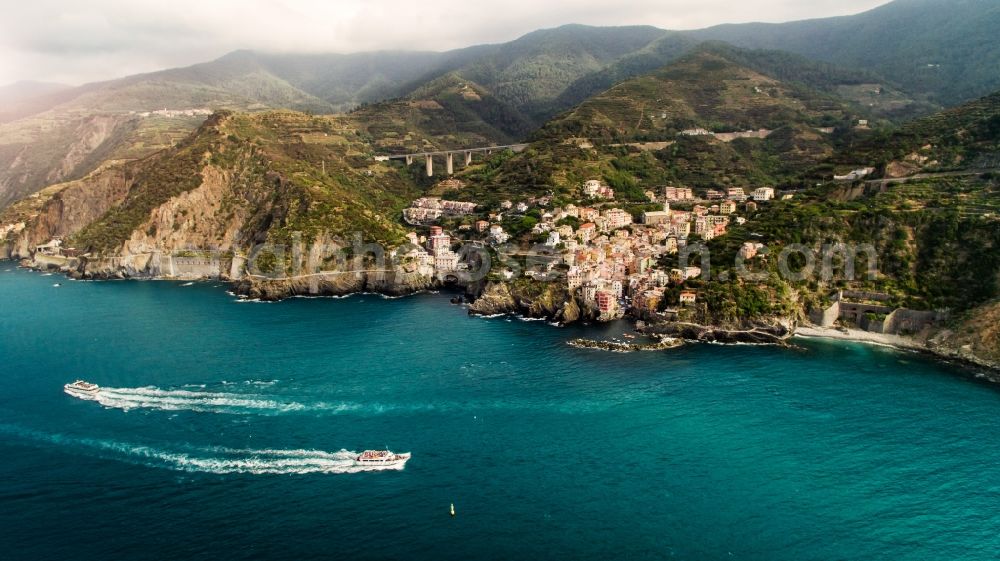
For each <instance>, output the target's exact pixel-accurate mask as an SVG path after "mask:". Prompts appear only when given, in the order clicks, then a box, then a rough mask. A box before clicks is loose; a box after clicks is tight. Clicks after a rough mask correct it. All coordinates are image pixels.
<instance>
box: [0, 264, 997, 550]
mask: <svg viewBox="0 0 1000 561" xmlns="http://www.w3.org/2000/svg"><path fill="white" fill-rule="evenodd" d="M11 267H12V266H11V265H10V264H8V263H0V376H2V378H0V379H2V380H3V383H4V389H5V391H4V392H2V393H0V457H2V458H3V460H4V461H2V462H0V528H3V529H4V531H3V532H0V558H4V559H66V558H74V559H108V558H121V557H128V558H150V559H180V558H185V559H190V558H206V559H208V558H211V559H216V558H254V559H263V558H298V559H312V558H316V559H320V558H323V559H327V558H340V557H347V556H352V557H354V558H358V559H470V558H473V559H480V558H483V559H511V558H522V559H536V558H552V557H559V558H563V559H607V558H609V557H618V558H627V559H670V558H676V559H760V560H764V559H768V560H779V559H789V560H793V559H794V560H808V559H816V560H821V559H822V560H829V559H893V560H910V559H914V560H916V559H951V560H960V559H995V558H996V554H997V551H1000V537H998V532H997V530H996V528H997V527H998V525H1000V510H998V509H997V505H998V504H1000V466H998V462H1000V442H998V439H996V438H995V434H996V431H995V426H996V419H997V418H998V415H997V413H998V411H1000V390H998V388H996V387H993V386H989V385H986V384H982V383H979V382H976V381H974V380H972V379H970V378H969V377H968V376H964V375H962V373H961V371H960V370H959V369H958V367H955V366H950V365H946V364H942V363H938V362H934V361H931V360H928V359H926V358H924V357H921V356H919V355H914V354H908V353H899V352H895V351H892V350H888V349H882V348H877V347H870V346H863V345H856V344H849V343H841V342H824V341H801V342H799V347H800V348H797V349H778V348H770V347H745V346H744V347H724V346H711V345H691V346H686V347H683V348H680V349H673V350H668V351H661V352H648V353H631V354H616V353H606V352H601V351H594V350H583V349H575V348H572V347H569V346H568V345H566V344H565V343H566V341H567V340H569V339H572V338H574V337H579V336H582V335H588V336H607V335H609V334H612V333H615V332H616V330H621V329H622V326H620V325H614V326H600V327H592V328H589V329H584V328H555V327H551V326H548V325H545V324H544V323H541V322H525V321H520V320H516V319H507V318H496V319H482V318H470V317H468V316H467V315H466V313H465V310H464V309H463V308H461V307H457V306H452V305H450V304H449V303H448V299H447V297H445V296H444V295H420V296H415V297H411V298H404V299H398V300H387V299H383V298H380V297H378V296H368V295H362V296H355V297H352V298H347V299H318V300H290V301H286V302H282V303H278V304H261V303H240V302H237V301H236V300H235V299H234V298H233V297H231V296H229V295H227V294H226V293H225V288H224V287H220V286H218V285H216V284H213V283H198V284H195V285H193V286H187V287H184V286H180V284H176V283H163V282H105V283H92V282H86V283H85V282H72V281H67V280H66V279H63V278H61V277H57V276H56V277H45V276H41V275H39V274H35V273H28V272H23V271H14V270H8V269H11ZM54 283H60V284H61V287H58V288H56V287H53V284H54ZM78 377H82V378H86V379H88V380H91V381H94V382H97V383H99V384H100V385H102V386H104V387H108V388H114V390H113V392H112V394H110V395H109V396H108V397H106V398H105V400H104V403H103V404H102V403H95V402H86V401H81V400H77V399H73V398H70V397H69V396H66V395H65V394H63V393H62V391H61V386H62V384H64V383H66V382H68V381H72V380H73V379H75V378H78ZM386 445H387V446H389V447H391V448H393V449H394V450H399V451H411V452H413V459H412V460H411V461H410V463H409V464H408V465H407V466H406V469H405V470H403V471H382V472H367V473H351V472H350V471H351V470H350V469H349V468H348V467H347V466H346V462H345V461H344V459H343V458H344V457H345V456H346V453H342V452H341V450H347V451H356V450H361V449H364V448H379V447H383V446H386ZM450 503H455V508H456V510H457V514H458V515H457V516H456V517H455V518H451V517H450V516H448V505H449V504H450Z"/></svg>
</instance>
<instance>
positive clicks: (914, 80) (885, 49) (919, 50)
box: [686, 0, 1000, 105]
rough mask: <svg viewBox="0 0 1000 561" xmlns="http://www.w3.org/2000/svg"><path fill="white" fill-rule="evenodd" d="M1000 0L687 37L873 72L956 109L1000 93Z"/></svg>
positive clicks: (909, 4) (915, 0) (946, 0)
mask: <svg viewBox="0 0 1000 561" xmlns="http://www.w3.org/2000/svg"><path fill="white" fill-rule="evenodd" d="M997 29H1000V2H996V1H995V0H895V1H893V2H890V3H888V4H886V5H884V6H880V7H878V8H875V9H873V10H870V11H867V12H864V13H861V14H857V15H853V16H845V17H836V18H824V19H815V20H807V21H797V22H790V23H782V24H763V23H754V24H737V25H720V26H716V27H712V28H709V29H704V30H700V31H692V32H687V33H686V35H687V36H689V37H691V38H693V39H697V40H706V39H708V40H717V41H725V42H728V43H731V44H733V45H736V46H740V47H747V48H755V49H775V50H783V51H789V52H793V53H798V54H801V55H804V56H806V57H809V58H812V59H816V60H822V61H827V62H832V63H834V64H837V65H840V66H844V67H847V68H850V69H863V70H869V71H872V72H875V73H877V74H879V75H881V76H885V77H886V78H888V79H890V80H892V81H893V82H894V83H896V84H898V85H900V86H901V87H903V88H904V89H905V90H907V91H910V92H915V93H920V94H925V95H927V96H928V97H929V98H930V99H931V100H933V101H936V102H938V103H940V104H942V105H955V104H957V103H961V102H963V101H967V100H970V99H975V98H977V97H980V96H983V95H987V94H989V93H990V92H993V91H995V90H997V89H1000V41H997Z"/></svg>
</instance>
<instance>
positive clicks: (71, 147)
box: [0, 115, 139, 208]
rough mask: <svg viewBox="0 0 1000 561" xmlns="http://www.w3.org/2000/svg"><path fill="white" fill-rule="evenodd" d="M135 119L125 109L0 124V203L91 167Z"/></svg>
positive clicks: (112, 148) (123, 137)
mask: <svg viewBox="0 0 1000 561" xmlns="http://www.w3.org/2000/svg"><path fill="white" fill-rule="evenodd" d="M138 125H139V123H138V120H137V119H136V118H132V117H128V116H123V115H91V116H88V117H83V118H75V119H70V120H67V121H65V122H62V121H60V120H59V119H55V120H53V121H51V122H49V121H42V122H41V124H39V123H37V122H34V121H32V120H26V121H23V122H15V123H8V124H4V125H0V133H2V134H0V137H2V139H0V208H3V207H4V206H5V205H7V204H8V203H11V202H13V201H16V200H18V199H19V198H20V197H23V196H25V195H28V194H30V193H34V192H36V191H38V190H39V189H41V188H42V187H44V186H46V185H51V184H53V183H59V182H64V181H67V180H71V179H74V178H76V177H80V176H81V175H83V174H85V173H88V172H90V171H92V170H94V169H95V168H97V167H98V166H99V165H100V164H101V162H102V161H104V160H105V159H107V158H108V157H110V156H111V155H112V153H113V152H114V151H115V150H116V149H119V148H121V147H122V145H124V144H126V139H127V138H128V137H129V135H131V134H132V133H133V132H134V131H135V129H136V128H137V126H138Z"/></svg>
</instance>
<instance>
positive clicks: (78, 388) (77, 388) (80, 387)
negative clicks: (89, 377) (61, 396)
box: [63, 380, 101, 399]
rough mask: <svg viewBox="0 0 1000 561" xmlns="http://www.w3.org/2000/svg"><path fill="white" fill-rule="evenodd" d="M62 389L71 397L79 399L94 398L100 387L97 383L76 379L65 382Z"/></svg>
mask: <svg viewBox="0 0 1000 561" xmlns="http://www.w3.org/2000/svg"><path fill="white" fill-rule="evenodd" d="M63 391H65V392H66V393H68V394H69V395H71V396H73V397H79V398H80V399H94V398H96V397H97V394H98V392H100V391H101V387H100V386H98V385H97V384H91V383H90V382H84V381H83V380H77V381H75V382H73V383H72V384H66V385H65V386H63Z"/></svg>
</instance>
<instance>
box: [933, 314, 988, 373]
mask: <svg viewBox="0 0 1000 561" xmlns="http://www.w3.org/2000/svg"><path fill="white" fill-rule="evenodd" d="M927 347H928V348H929V349H930V350H931V351H932V352H934V353H937V354H939V355H943V356H946V357H951V358H956V359H959V360H963V361H967V362H972V363H974V364H978V365H980V366H984V367H987V368H991V369H993V372H992V373H990V374H989V375H988V377H989V378H990V379H991V380H992V381H994V382H1000V373H998V372H1000V301H996V300H995V301H993V302H990V303H987V304H985V305H983V306H980V307H978V308H976V309H975V310H972V311H971V312H969V313H967V314H966V315H965V316H964V317H962V318H959V319H958V321H956V322H955V324H954V325H952V326H950V327H949V328H947V329H943V330H941V331H940V332H938V333H936V334H935V335H934V336H932V337H931V338H930V339H929V340H928V341H927Z"/></svg>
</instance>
